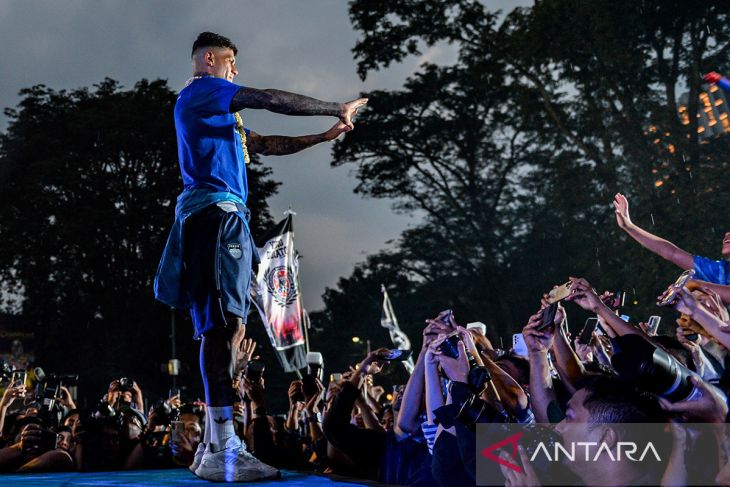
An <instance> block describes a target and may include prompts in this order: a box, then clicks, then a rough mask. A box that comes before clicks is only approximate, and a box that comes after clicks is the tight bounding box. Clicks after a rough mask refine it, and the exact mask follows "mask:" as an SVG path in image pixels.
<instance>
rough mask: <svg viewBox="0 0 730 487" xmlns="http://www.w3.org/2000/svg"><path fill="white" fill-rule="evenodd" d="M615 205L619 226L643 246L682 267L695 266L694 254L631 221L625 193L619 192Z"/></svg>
mask: <svg viewBox="0 0 730 487" xmlns="http://www.w3.org/2000/svg"><path fill="white" fill-rule="evenodd" d="M613 206H614V208H615V212H616V223H618V226H619V227H620V228H621V230H623V231H624V232H626V233H627V234H629V236H630V237H631V238H633V239H634V240H636V241H637V242H639V243H640V244H641V245H642V247H646V248H647V249H649V250H651V251H652V252H654V253H655V254H657V255H659V256H660V257H663V258H665V259H666V260H668V261H670V262H672V263H673V264H675V265H678V266H679V267H681V268H682V269H692V268H693V267H694V258H693V257H692V254H690V253H689V252H687V251H685V250H682V249H680V248H679V247H677V246H676V245H674V244H673V243H672V242H670V241H668V240H664V239H663V238H661V237H658V236H656V235H654V234H652V233H649V232H647V231H646V230H644V229H643V228H640V227H638V226H637V225H635V224H634V223H633V222H632V221H631V217H630V216H629V201H628V200H627V199H626V197H625V196H624V195H622V194H621V193H618V194H617V195H616V196H615V197H614V200H613Z"/></svg>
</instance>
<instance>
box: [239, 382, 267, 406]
mask: <svg viewBox="0 0 730 487" xmlns="http://www.w3.org/2000/svg"><path fill="white" fill-rule="evenodd" d="M241 388H242V389H243V393H244V394H245V395H246V396H248V398H249V399H251V403H252V404H253V406H252V408H253V409H256V408H257V407H260V406H263V404H264V384H263V379H260V380H259V381H257V382H254V381H253V380H251V379H249V378H248V377H247V376H245V375H244V376H243V381H242V382H241Z"/></svg>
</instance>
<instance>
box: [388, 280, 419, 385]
mask: <svg viewBox="0 0 730 487" xmlns="http://www.w3.org/2000/svg"><path fill="white" fill-rule="evenodd" d="M380 291H381V292H382V293H383V311H382V313H381V315H380V325H381V326H382V327H383V328H387V329H388V333H389V334H390V340H391V341H392V342H393V345H395V347H396V348H398V349H400V350H410V349H411V341H410V340H409V339H408V336H407V335H406V334H405V333H404V332H403V330H401V329H400V327H399V326H398V318H396V317H395V311H394V310H393V304H392V303H391V302H390V297H389V296H388V291H387V290H386V289H385V286H384V285H382V284H381V285H380ZM403 366H404V367H405V368H406V370H407V371H408V373H409V374H412V373H413V369H415V368H416V366H415V365H414V364H413V359H412V358H408V360H406V361H404V362H403Z"/></svg>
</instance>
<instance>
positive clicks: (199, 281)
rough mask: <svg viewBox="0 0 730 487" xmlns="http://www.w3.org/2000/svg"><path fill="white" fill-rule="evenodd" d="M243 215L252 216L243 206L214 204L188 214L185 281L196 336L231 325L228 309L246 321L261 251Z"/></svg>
mask: <svg viewBox="0 0 730 487" xmlns="http://www.w3.org/2000/svg"><path fill="white" fill-rule="evenodd" d="M223 205H224V206H225V205H228V206H231V205H233V203H223ZM244 218H246V220H248V218H249V212H248V210H247V209H246V208H245V207H242V206H237V207H236V211H225V210H223V209H222V208H220V207H219V206H218V205H210V206H208V207H206V208H203V209H202V210H200V211H198V212H196V213H194V214H192V215H190V216H189V217H187V218H186V219H185V224H184V227H183V241H184V243H183V249H184V250H183V263H184V266H183V287H184V289H185V292H186V293H187V294H188V296H189V297H190V302H191V303H192V306H191V309H190V314H191V316H192V319H193V326H194V328H195V339H199V338H200V337H201V336H202V335H204V334H205V333H206V332H208V331H210V330H212V329H213V328H222V327H225V326H227V325H228V323H227V322H226V314H233V315H235V316H239V317H241V318H242V319H243V322H244V323H245V322H246V316H247V315H248V310H249V306H250V297H249V286H250V284H251V273H252V266H253V263H254V260H256V262H258V253H257V252H256V247H255V246H254V243H253V240H252V238H251V234H250V232H249V230H248V225H247V223H246V221H245V220H244Z"/></svg>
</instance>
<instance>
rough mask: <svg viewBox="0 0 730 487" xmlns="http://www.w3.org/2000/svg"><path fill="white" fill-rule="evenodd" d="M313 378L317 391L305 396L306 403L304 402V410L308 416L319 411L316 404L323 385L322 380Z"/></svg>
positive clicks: (322, 390)
mask: <svg viewBox="0 0 730 487" xmlns="http://www.w3.org/2000/svg"><path fill="white" fill-rule="evenodd" d="M315 380H316V386H317V392H316V393H315V394H314V395H312V396H310V397H305V400H306V403H305V404H304V410H305V411H307V413H309V415H310V416H311V415H313V414H317V413H318V412H319V407H318V406H319V403H320V401H321V400H322V396H323V394H324V385H323V384H322V381H320V380H319V379H315Z"/></svg>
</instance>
